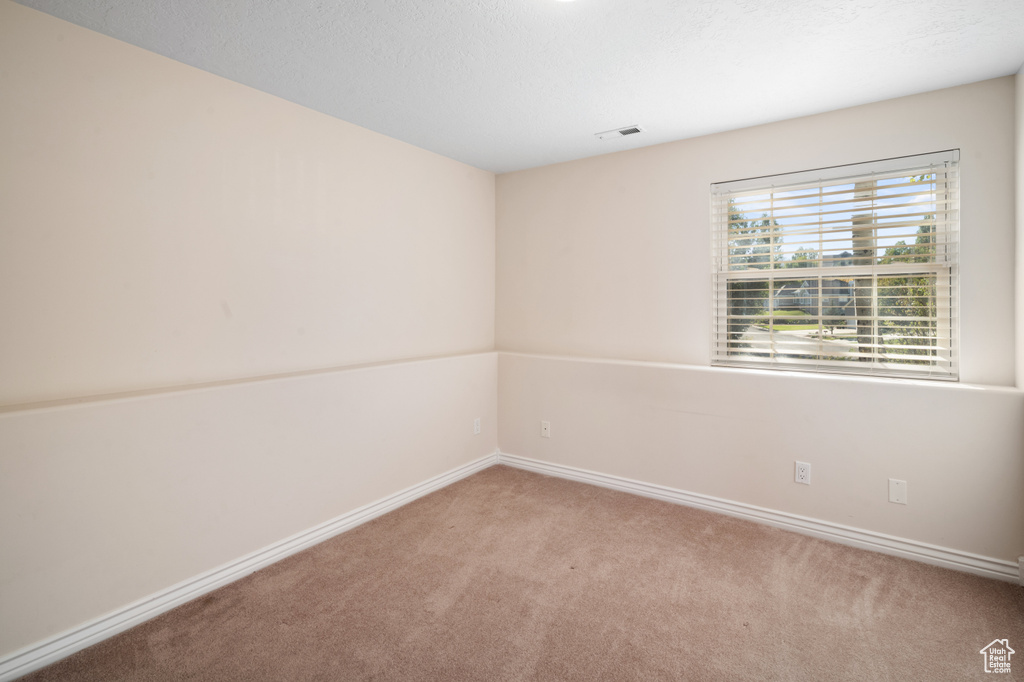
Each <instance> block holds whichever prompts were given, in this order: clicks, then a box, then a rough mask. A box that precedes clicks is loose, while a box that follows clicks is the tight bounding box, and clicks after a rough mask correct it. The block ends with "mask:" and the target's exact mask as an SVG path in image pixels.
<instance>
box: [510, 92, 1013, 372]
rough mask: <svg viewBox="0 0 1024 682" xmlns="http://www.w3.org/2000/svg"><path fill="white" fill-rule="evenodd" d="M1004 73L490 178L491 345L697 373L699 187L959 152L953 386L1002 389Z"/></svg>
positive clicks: (702, 341) (703, 297) (705, 249)
mask: <svg viewBox="0 0 1024 682" xmlns="http://www.w3.org/2000/svg"><path fill="white" fill-rule="evenodd" d="M1013 98H1014V81H1013V78H1012V77H1008V78H1000V79H996V80H992V81H985V82H981V83H975V84H973V85H967V86H963V87H959V88H952V89H949V90H940V91H937V92H931V93H926V94H923V95H915V96H913V97H904V98H901V99H896V100H889V101H885V102H879V103H877V104H870V105H866V106H862V107H855V108H852V109H844V110H841V111H835V112H831V113H828V114H821V115H818V116H810V117H806V118H800V119H793V120H789V121H783V122H780V123H773V124H770V125H764V126H758V127H755V128H747V129H743V130H737V131H732V132H728V133H721V134H718V135H711V136H707V137H700V138H694V139H689V140H682V141H680V142H673V143H669V144H663V145H656V146H653V147H646V148H644V149H638V150H633V151H628V152H622V153H618V154H609V155H605V156H598V157H593V158H590V159H584V160H581V161H573V162H570V163H563V164H557V165H554V166H546V167H543V168H537V169H533V170H527V171H521V172H516V173H507V174H505V175H501V176H499V177H498V192H497V218H498V224H497V230H498V236H497V254H498V269H497V287H496V289H497V317H496V345H497V348H498V349H499V350H515V351H527V352H537V353H555V354H564V355H577V356H591V357H610V358H620V359H630V360H650V361H659V362H676V363H685V364H691V365H705V364H707V363H708V357H709V354H708V347H709V340H710V337H711V332H710V320H711V311H710V306H711V303H710V297H711V293H710V288H711V276H710V263H711V247H710V238H711V228H710V225H709V215H710V203H709V196H710V187H709V186H710V184H711V183H713V182H720V181H726V180H735V179H740V178H748V177H755V176H760V175H769V174H774V173H782V172H787V171H797V170H805V169H810V168H820V167H822V166H832V165H837V164H845V163H854V162H858V161H870V160H873V159H883V158H888V157H893V156H903V155H908V154H918V153H924V152H930V151H938V150H942V149H951V148H959V149H960V150H961V178H962V202H961V228H962V236H961V239H962V249H961V250H962V262H961V275H962V278H961V290H960V291H961V333H960V338H961V343H962V353H961V379H962V380H963V381H964V382H967V383H978V384H993V385H1000V386H1012V385H1014V381H1015V377H1014V321H1013V317H1014V316H1013V305H1014V304H1013V287H1014V252H1013V248H1012V244H1013V240H1014V208H1013V191H1014V190H1013V177H1014V150H1013V125H1014V123H1013Z"/></svg>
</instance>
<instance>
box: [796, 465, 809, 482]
mask: <svg viewBox="0 0 1024 682" xmlns="http://www.w3.org/2000/svg"><path fill="white" fill-rule="evenodd" d="M793 480H795V481H796V482H797V483H806V484H807V485H810V484H811V465H810V464H808V463H807V462H797V463H796V474H795V475H794V477H793Z"/></svg>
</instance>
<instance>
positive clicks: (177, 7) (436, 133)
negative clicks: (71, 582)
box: [20, 0, 1024, 172]
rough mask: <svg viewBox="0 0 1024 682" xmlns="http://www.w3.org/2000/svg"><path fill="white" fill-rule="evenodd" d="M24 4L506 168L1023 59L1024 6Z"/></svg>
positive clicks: (490, 1) (956, 2)
mask: <svg viewBox="0 0 1024 682" xmlns="http://www.w3.org/2000/svg"><path fill="white" fill-rule="evenodd" d="M20 1H21V2H22V4H24V5H27V6H29V7H34V8H36V9H39V10H42V11H44V12H47V13H49V14H52V15H54V16H57V17H60V18H62V19H66V20H68V21H71V22H74V23H76V24H79V25H81V26H85V27H87V28H90V29H93V30H96V31H99V32H101V33H105V34H107V35H110V36H113V37H115V38H119V39H121V40H124V41H126V42H129V43H132V44H135V45H138V46H140V47H143V48H145V49H147V50H151V51H153V52H157V53H159V54H162V55H165V56H167V57H171V58H173V59H176V60H178V61H181V62H184V63H186V64H190V65H192V66H196V67H199V68H201V69H204V70H206V71H209V72H211V73H215V74H218V75H221V76H224V77H226V78H230V79H231V80H234V81H237V82H239V83H244V84H246V85H249V86H252V87H254V88H258V89H259V90H263V91H265V92H268V93H271V94H274V95H277V96H279V97H283V98H285V99H287V100H291V101H293V102H297V103H299V104H302V105H304V106H307V107H310V108H312V109H316V110H318V111H321V112H324V113H326V114H330V115H332V116H336V117H337V118H340V119H343V120H345V121H350V122H352V123H356V124H358V125H361V126H364V127H366V128H370V129H372V130H375V131H378V132H381V133H384V134H385V135H389V136H391V137H395V138H398V139H400V140H404V141H406V142H409V143H411V144H414V145H416V146H419V147H423V148H425V149H429V150H432V151H435V152H437V153H439V154H443V155H445V156H448V157H451V158H453V159H458V160H459V161H464V162H466V163H469V164H472V165H474V166H477V167H479V168H484V169H488V170H492V171H495V172H505V171H510V170H517V169H522V168H530V167H533V166H540V165H545V164H549V163H555V162H559V161H567V160H570V159H577V158H582V157H586V156H593V155H596V154H603V153H606V152H610V151H618V150H621V149H628V148H632V147H640V146H646V145H650V144H656V143H659V142H666V141H669V140H677V139H681V138H685V137H693V136H696V135H703V134H707V133H712V132H718V131H722V130H729V129H733V128H740V127H744V126H750V125H755V124H759V123H766V122H769V121H775V120H780V119H785V118H792V117H794V116H801V115H806V114H813V113H818V112H822V111H828V110H832V109H838V108H842V107H847V106H852V105H856V104H863V103H867V102H872V101H877V100H882V99H887V98H890V97H897V96H901V95H908V94H912V93H917V92H925V91H928V90H934V89H937V88H944V87H949V86H953V85H959V84H962V83H969V82H973V81H978V80H984V79H986V78H994V77H996V76H1004V75H1008V74H1011V73H1015V72H1016V71H1017V70H1018V69H1019V67H1020V66H1021V63H1022V62H1024V0H841V1H839V0H837V1H831V2H829V1H822V0H818V1H814V0H720V1H719V0H715V1H706V0H575V2H556V1H555V0H289V1H282V0H213V1H211V0H20ZM632 124H639V125H641V126H643V127H644V128H645V129H646V132H644V133H643V134H640V135H634V136H630V137H625V138H620V139H615V140H604V141H601V140H598V139H597V138H595V137H594V133H597V132H600V131H604V130H608V129H611V128H619V127H623V126H627V125H632Z"/></svg>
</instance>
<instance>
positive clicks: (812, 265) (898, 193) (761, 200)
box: [711, 150, 959, 380]
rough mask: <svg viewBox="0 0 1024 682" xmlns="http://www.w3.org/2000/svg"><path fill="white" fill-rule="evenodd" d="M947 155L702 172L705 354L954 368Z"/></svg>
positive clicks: (888, 368)
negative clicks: (708, 310) (709, 270)
mask: <svg viewBox="0 0 1024 682" xmlns="http://www.w3.org/2000/svg"><path fill="white" fill-rule="evenodd" d="M958 160H959V152H958V151H957V150H952V151H946V152H938V153H934V154H925V155H920V156H911V157H902V158H899V159H888V160H885V161H877V162H871V163H864V164H857V165H853V166H840V167H834V168H827V169H823V170H817V171H807V172H802V173H792V174H787V175H777V176H772V177H766V178H755V179H751V180H739V181H735V182H724V183H718V184H714V185H712V186H711V194H712V202H711V203H712V225H713V230H714V235H713V239H712V249H713V259H712V260H713V273H714V282H713V301H712V309H713V311H714V323H713V339H712V351H711V362H712V364H715V365H730V366H742V367H759V368H765V367H772V368H778V369H794V370H805V371H808V370H810V371H825V372H846V373H856V374H872V375H887V376H901V377H915V378H931V379H947V380H956V379H957V377H958V370H957V355H958V345H959V343H958V338H957V326H958V325H957V323H958V320H957V300H958V287H957V257H958V249H957V245H958V234H959V217H958V213H959V211H958V207H959V182H958V174H957V165H958Z"/></svg>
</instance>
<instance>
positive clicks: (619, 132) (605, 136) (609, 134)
mask: <svg viewBox="0 0 1024 682" xmlns="http://www.w3.org/2000/svg"><path fill="white" fill-rule="evenodd" d="M643 131H644V129H643V128H641V127H640V126H626V127H625V128H616V129H615V130H606V131H604V132H603V133H596V136H597V139H599V140H609V139H612V138H615V137H625V136H626V135H636V134H637V133H642V132H643Z"/></svg>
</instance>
